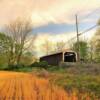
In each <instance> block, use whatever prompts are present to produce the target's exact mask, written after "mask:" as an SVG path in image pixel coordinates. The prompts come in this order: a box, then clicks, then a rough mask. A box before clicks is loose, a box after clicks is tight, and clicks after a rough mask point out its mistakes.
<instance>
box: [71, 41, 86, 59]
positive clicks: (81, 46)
mask: <svg viewBox="0 0 100 100" xmlns="http://www.w3.org/2000/svg"><path fill="white" fill-rule="evenodd" d="M72 50H74V51H76V52H78V43H77V42H75V43H74V44H73V46H72ZM79 51H80V53H79V54H80V59H84V60H85V59H86V58H87V54H88V44H87V42H85V41H80V42H79Z"/></svg>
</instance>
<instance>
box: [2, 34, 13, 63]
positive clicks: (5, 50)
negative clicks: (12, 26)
mask: <svg viewBox="0 0 100 100" xmlns="http://www.w3.org/2000/svg"><path fill="white" fill-rule="evenodd" d="M10 43H11V38H10V37H9V36H7V35H5V34H4V33H0V64H1V63H2V64H3V63H4V64H5V63H8V62H9V59H8V57H9V52H10V45H11V44H10Z"/></svg>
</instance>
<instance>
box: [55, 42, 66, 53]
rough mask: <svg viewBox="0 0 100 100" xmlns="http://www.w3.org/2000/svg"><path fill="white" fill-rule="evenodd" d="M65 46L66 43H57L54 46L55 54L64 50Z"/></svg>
mask: <svg viewBox="0 0 100 100" xmlns="http://www.w3.org/2000/svg"><path fill="white" fill-rule="evenodd" d="M65 45H66V43H65V42H63V41H60V42H57V43H56V45H55V51H56V52H59V51H62V50H63V49H64V47H65Z"/></svg>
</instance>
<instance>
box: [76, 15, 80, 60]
mask: <svg viewBox="0 0 100 100" xmlns="http://www.w3.org/2000/svg"><path fill="white" fill-rule="evenodd" d="M75 17H76V33H77V61H78V62H79V61H80V45H79V29H78V18H77V14H76V15H75Z"/></svg>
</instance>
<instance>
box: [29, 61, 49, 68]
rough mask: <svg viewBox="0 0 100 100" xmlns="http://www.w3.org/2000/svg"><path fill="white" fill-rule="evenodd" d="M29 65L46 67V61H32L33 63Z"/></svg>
mask: <svg viewBox="0 0 100 100" xmlns="http://www.w3.org/2000/svg"><path fill="white" fill-rule="evenodd" d="M30 66H31V67H40V68H45V69H47V68H48V63H47V62H46V61H42V62H34V63H33V64H31V65H30Z"/></svg>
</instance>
